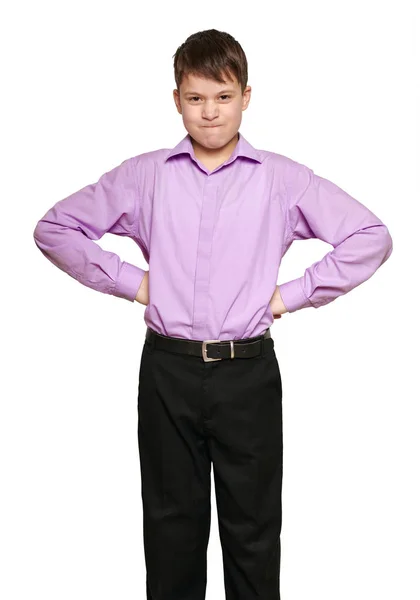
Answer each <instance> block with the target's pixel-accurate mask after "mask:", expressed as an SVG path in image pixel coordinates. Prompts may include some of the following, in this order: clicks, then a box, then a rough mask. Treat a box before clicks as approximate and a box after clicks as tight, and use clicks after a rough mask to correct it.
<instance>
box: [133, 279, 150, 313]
mask: <svg viewBox="0 0 420 600" xmlns="http://www.w3.org/2000/svg"><path fill="white" fill-rule="evenodd" d="M136 301H137V302H140V304H145V305H146V306H147V305H148V304H149V271H146V274H145V276H144V277H143V279H142V282H141V284H140V287H139V289H138V292H137V295H136Z"/></svg>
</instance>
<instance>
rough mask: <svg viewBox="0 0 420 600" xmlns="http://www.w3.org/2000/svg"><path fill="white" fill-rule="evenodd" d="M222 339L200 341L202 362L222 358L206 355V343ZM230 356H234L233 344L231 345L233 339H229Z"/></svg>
mask: <svg viewBox="0 0 420 600" xmlns="http://www.w3.org/2000/svg"><path fill="white" fill-rule="evenodd" d="M221 341H222V340H205V341H203V343H202V346H201V348H202V350H201V353H202V355H203V360H204V362H210V361H212V360H222V358H210V357H209V356H207V344H211V343H212V342H221ZM230 358H235V352H234V346H233V340H231V341H230Z"/></svg>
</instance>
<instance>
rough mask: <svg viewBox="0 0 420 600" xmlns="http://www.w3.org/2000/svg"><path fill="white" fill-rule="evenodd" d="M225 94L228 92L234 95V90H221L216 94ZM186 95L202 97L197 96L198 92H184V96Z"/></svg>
mask: <svg viewBox="0 0 420 600" xmlns="http://www.w3.org/2000/svg"><path fill="white" fill-rule="evenodd" d="M226 92H230V93H235V90H229V89H228V90H221V91H220V92H217V93H218V94H225V93H226ZM187 94H193V95H195V96H202V94H199V93H198V92H185V96H186V95H187Z"/></svg>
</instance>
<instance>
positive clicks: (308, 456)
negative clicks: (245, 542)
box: [0, 0, 420, 600]
mask: <svg viewBox="0 0 420 600" xmlns="http://www.w3.org/2000/svg"><path fill="white" fill-rule="evenodd" d="M1 12H2V16H1V19H0V21H1V26H0V27H1V36H0V40H1V41H0V44H1V51H2V52H1V55H2V84H3V85H2V87H3V86H4V87H3V92H2V96H1V103H2V110H1V116H2V134H1V138H2V140H1V165H2V194H1V214H2V236H1V245H2V246H1V248H2V289H3V293H2V329H1V340H2V344H1V346H2V350H3V352H2V361H1V362H2V369H1V372H2V376H1V415H0V451H1V454H0V459H1V474H0V475H1V495H0V503H1V506H0V519H1V534H0V552H1V556H0V563H1V571H2V574H1V577H0V596H1V597H2V598H3V599H4V600H17V599H19V600H21V599H22V600H23V599H24V600H29V599H31V600H32V599H33V598H42V599H43V600H50V599H51V600H57V599H60V600H75V599H76V598H77V600H93V599H97V598H100V599H101V600H108V599H109V600H120V599H124V600H135V599H136V600H137V599H138V598H143V599H145V598H146V592H145V576H146V572H145V563H144V556H143V545H142V503H141V480H140V467H139V457H138V447H137V385H138V370H139V361H140V355H141V350H142V346H143V340H144V334H145V323H144V321H143V315H144V310H145V307H144V306H143V305H140V304H139V303H130V302H128V301H126V300H124V299H121V298H117V297H113V296H108V295H105V294H100V293H98V292H95V291H93V290H91V289H89V288H87V287H84V286H82V285H81V284H79V283H78V282H76V281H75V280H74V279H72V278H71V277H69V276H68V275H66V274H65V273H63V272H62V271H60V270H59V269H57V268H55V267H54V266H53V265H52V264H51V263H50V262H49V261H47V260H46V259H45V258H44V257H43V255H42V254H41V252H40V251H39V250H38V249H37V247H36V246H35V243H34V241H33V238H32V232H33V229H34V227H35V225H36V223H37V221H38V220H39V219H40V218H41V217H42V216H43V215H44V213H45V212H46V211H47V209H48V208H50V207H51V206H52V205H53V204H55V202H57V201H58V200H60V199H62V198H64V197H66V196H67V195H69V194H70V193H72V192H74V191H76V190H78V189H80V188H81V187H83V186H85V185H87V184H88V183H92V182H95V181H97V179H98V178H99V176H100V175H101V174H102V173H104V172H106V171H108V170H109V169H110V168H112V167H113V166H115V165H117V164H120V162H121V161H122V160H124V159H125V158H127V157H130V156H134V155H136V154H140V153H142V152H146V151H149V150H154V149H159V148H171V147H173V146H175V144H177V143H178V141H180V139H181V138H182V137H183V136H184V135H185V134H186V130H185V129H184V127H183V124H182V117H181V115H179V114H178V112H177V110H176V107H175V103H174V101H173V97H172V90H173V89H174V87H175V81H174V76H173V58H172V57H173V55H174V53H175V51H176V49H177V47H178V46H179V45H181V44H182V43H183V42H184V41H185V39H186V38H187V37H188V36H189V35H190V34H192V33H194V32H196V31H199V30H203V29H210V28H216V29H220V30H223V31H227V32H229V33H230V34H231V35H233V36H234V37H235V38H236V39H237V40H238V41H239V42H240V43H241V45H242V47H243V48H244V50H245V52H246V54H247V58H248V65H249V80H248V83H249V85H251V87H252V96H251V102H250V105H249V107H248V109H247V110H246V111H244V113H243V121H242V125H241V128H240V130H241V132H242V133H243V135H244V136H245V137H246V138H247V139H248V140H249V141H250V143H251V144H252V145H253V146H254V147H256V148H259V149H265V150H270V151H274V152H278V153H280V154H284V155H286V156H289V157H290V158H292V159H294V160H297V161H299V162H301V163H304V164H306V165H307V166H309V167H310V168H312V169H313V170H314V171H315V173H317V174H319V175H321V176H323V177H326V178H327V179H330V180H331V181H333V182H335V183H337V184H338V185H339V186H340V187H342V188H343V189H345V190H346V191H347V192H349V193H350V194H351V195H353V196H354V197H356V198H357V199H358V200H359V201H360V202H362V203H363V204H365V205H366V206H368V207H369V208H370V209H371V210H372V211H373V212H374V213H375V214H376V215H377V216H378V217H379V218H380V219H381V220H383V222H384V223H385V224H386V225H387V226H388V228H389V231H390V233H391V235H392V238H393V243H394V251H393V254H392V255H391V257H390V259H389V261H388V262H387V263H386V264H385V265H384V266H383V267H382V268H380V269H379V270H378V272H377V273H375V275H374V276H373V277H372V278H371V279H370V280H368V281H367V282H365V283H364V284H362V285H361V286H359V287H358V288H356V289H354V290H353V291H352V292H350V293H349V294H347V295H345V296H342V297H340V298H338V299H336V301H334V302H333V303H331V304H329V305H327V306H324V307H321V308H319V309H313V308H308V309H303V310H301V311H298V312H296V313H294V314H286V315H283V317H282V318H281V319H279V320H276V321H275V322H274V323H273V326H272V329H271V331H272V335H273V337H274V339H275V345H276V346H275V347H276V353H277V357H278V361H279V365H280V370H281V374H282V380H283V393H284V396H283V409H284V475H283V528H282V536H281V539H282V559H281V583H280V588H281V595H282V600H283V599H284V600H309V599H310V600H338V599H339V600H350V599H351V600H354V599H355V598H357V600H375V599H381V600H388V599H389V600H391V599H392V600H395V599H396V598H398V599H401V600H419V598H420V582H419V577H418V575H419V573H418V568H419V564H420V545H419V539H420V521H419V506H420V492H419V472H420V469H419V459H420V442H419V416H420V408H419V400H420V394H419V384H418V377H419V334H420V331H419V318H418V314H419V294H418V291H419V287H418V273H419V271H418V268H419V267H418V264H419V262H418V261H419V238H418V224H417V222H418V219H419V217H420V213H419V200H420V198H419V156H420V155H419V152H418V150H419V146H418V137H419V126H418V124H419V121H418V108H419V106H420V99H419V93H418V91H419V87H418V79H417V80H416V79H415V76H416V74H418V73H419V72H420V69H419V58H420V55H419V52H418V46H417V49H416V48H415V36H417V38H418V36H419V29H417V31H416V30H415V26H414V22H415V19H414V17H415V15H414V2H413V3H412V4H410V3H409V2H399V3H398V4H397V3H396V2H383V1H382V2H379V1H367V0H364V1H363V2H362V1H360V0H359V1H353V2H342V1H341V2H340V1H339V2H337V1H335V2H333V1H329V2H327V1H318V2H309V1H306V2H303V1H295V2H293V3H291V2H272V3H269V2H258V3H249V4H247V3H246V2H237V3H235V2H231V3H227V2H217V1H214V2H212V3H210V4H209V3H205V2H194V3H187V2H183V3H182V2H181V3H180V2H171V3H169V2H167V3H165V4H162V3H157V4H153V3H152V2H147V3H146V2H134V1H127V0H125V1H124V0H120V1H119V2H118V3H117V2H105V1H104V0H102V1H101V2H97V1H92V0H90V1H89V0H84V1H83V2H80V1H73V2H71V3H65V2H61V1H55V2H45V1H38V2H20V3H11V2H9V3H8V4H7V6H6V5H4V6H3V8H2V11H1ZM416 50H417V54H416ZM416 142H417V148H416V147H415V144H416ZM100 245H101V246H102V247H103V248H104V249H106V250H111V251H114V252H117V253H118V254H119V255H120V256H121V258H122V259H123V260H126V261H128V262H132V263H134V264H137V265H139V266H141V267H142V268H145V269H147V268H148V265H147V263H146V262H145V260H144V258H143V256H142V254H141V252H140V250H139V248H138V247H137V246H136V245H135V244H134V243H133V242H132V241H131V240H129V239H128V238H126V239H124V238H119V237H117V236H112V235H109V234H107V235H106V236H104V238H102V240H101V241H100ZM330 249H331V247H330V246H329V245H327V244H325V243H324V242H321V241H319V240H307V241H306V242H305V243H303V242H300V243H297V242H295V243H294V244H293V246H292V248H291V249H290V250H289V252H288V253H287V256H286V257H285V258H284V260H283V262H282V265H281V269H280V272H279V279H278V283H282V282H285V281H289V280H290V279H294V278H296V277H298V276H300V275H302V274H303V272H304V269H305V268H306V267H307V266H309V265H310V264H312V263H313V262H315V261H316V260H319V259H320V258H321V257H322V256H323V254H325V253H326V252H328V251H329V250H330ZM212 488H213V489H212V525H211V533H210V542H209V548H208V584H207V596H206V597H207V598H209V599H214V600H220V599H221V598H224V587H223V565H222V554H221V548H220V542H219V536H218V525H217V512H216V506H215V497H214V486H213V479H212Z"/></svg>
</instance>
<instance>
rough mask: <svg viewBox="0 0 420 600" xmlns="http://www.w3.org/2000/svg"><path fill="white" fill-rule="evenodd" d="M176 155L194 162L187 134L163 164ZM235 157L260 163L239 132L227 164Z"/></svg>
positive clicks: (257, 153) (194, 158)
mask: <svg viewBox="0 0 420 600" xmlns="http://www.w3.org/2000/svg"><path fill="white" fill-rule="evenodd" d="M178 154H189V155H190V156H191V158H192V159H193V160H194V161H195V160H196V157H195V154H194V148H193V145H192V143H191V138H190V134H189V133H187V135H186V136H185V137H184V138H183V139H182V140H181V141H180V142H179V143H178V144H177V145H176V146H175V147H174V148H172V150H171V151H170V152H169V154H168V156H167V157H166V159H165V162H166V161H167V160H168V159H169V158H171V157H172V156H176V155H178ZM237 156H246V157H247V158H251V159H252V160H256V161H257V162H259V163H262V158H261V157H260V153H259V152H258V150H256V149H255V148H254V147H253V146H251V144H250V143H249V142H248V141H247V140H246V139H245V138H244V136H243V135H242V134H241V133H240V132H239V131H238V142H237V144H236V146H235V148H234V150H233V152H232V154H231V156H230V158H229V162H232V161H233V160H235V158H236V157H237Z"/></svg>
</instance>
